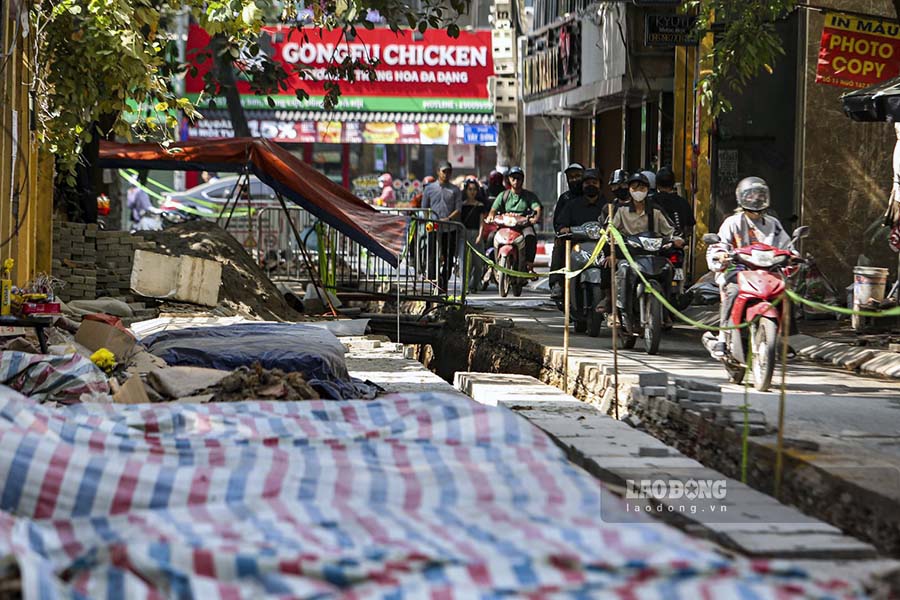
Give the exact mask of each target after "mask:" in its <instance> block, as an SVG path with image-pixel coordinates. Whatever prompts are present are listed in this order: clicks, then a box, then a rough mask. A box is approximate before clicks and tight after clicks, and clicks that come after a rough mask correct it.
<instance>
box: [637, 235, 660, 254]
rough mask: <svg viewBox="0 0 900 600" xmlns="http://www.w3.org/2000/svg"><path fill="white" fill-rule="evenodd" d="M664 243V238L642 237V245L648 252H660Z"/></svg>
mask: <svg viewBox="0 0 900 600" xmlns="http://www.w3.org/2000/svg"><path fill="white" fill-rule="evenodd" d="M662 243H663V241H662V238H641V245H642V246H643V247H644V250H646V251H647V252H659V249H660V248H662Z"/></svg>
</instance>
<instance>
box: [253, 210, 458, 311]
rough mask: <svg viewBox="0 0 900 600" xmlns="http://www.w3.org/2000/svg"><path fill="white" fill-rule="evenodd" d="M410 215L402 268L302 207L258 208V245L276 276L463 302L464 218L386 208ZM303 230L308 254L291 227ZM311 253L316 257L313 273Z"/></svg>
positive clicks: (265, 263) (391, 294) (376, 292)
mask: <svg viewBox="0 0 900 600" xmlns="http://www.w3.org/2000/svg"><path fill="white" fill-rule="evenodd" d="M382 212H386V213H388V214H400V215H408V216H409V217H410V219H409V228H408V230H407V234H406V235H407V239H406V244H405V248H406V249H405V251H404V253H403V255H402V256H401V261H400V265H399V267H398V268H396V269H395V268H394V267H392V266H391V265H390V264H389V263H388V262H387V261H385V260H383V259H382V258H379V257H378V256H375V255H373V254H372V253H370V252H369V251H368V250H366V249H365V248H363V247H362V246H361V245H360V244H358V243H357V242H355V241H353V240H352V239H350V238H349V237H347V236H346V235H344V234H342V233H340V232H339V231H337V230H336V229H334V228H332V227H330V226H328V225H326V224H325V223H322V222H321V221H318V220H317V219H315V217H313V216H312V215H311V214H310V213H309V212H307V211H305V210H303V209H302V208H299V207H288V208H287V211H285V210H283V209H282V208H281V207H280V206H279V207H267V208H263V209H261V210H259V211H258V212H257V214H256V219H257V227H256V232H257V251H258V256H259V260H260V263H261V264H262V266H263V268H264V269H265V270H266V271H267V273H268V275H269V277H270V278H271V279H272V280H274V281H288V282H293V283H298V284H301V285H303V284H306V283H309V282H312V281H314V280H315V279H320V280H321V282H322V284H323V286H324V287H325V288H326V289H331V290H335V291H338V292H349V293H359V294H362V295H365V296H368V297H376V298H391V299H394V298H397V297H398V296H399V298H400V299H401V300H422V301H428V302H440V303H445V304H462V303H464V302H465V294H466V290H465V282H464V279H465V274H466V272H467V265H466V264H465V258H466V256H467V254H468V253H466V252H465V240H466V237H465V229H464V228H463V226H462V224H461V223H458V222H451V221H438V220H432V219H428V218H427V215H428V214H429V213H430V211H429V210H428V209H417V208H412V209H408V208H407V209H403V208H386V209H382ZM289 218H290V220H292V221H293V224H294V226H295V227H296V228H297V231H298V232H299V233H300V239H301V241H302V242H303V244H304V246H305V250H306V255H307V256H306V257H304V255H303V251H302V250H301V248H300V247H299V245H298V243H297V239H296V236H295V235H294V232H293V230H292V228H291V223H290V221H289V220H288V219H289ZM307 257H308V258H309V260H310V262H312V263H313V265H312V266H313V269H314V270H315V271H316V273H315V275H316V276H315V277H314V274H312V273H310V270H309V267H308V265H307Z"/></svg>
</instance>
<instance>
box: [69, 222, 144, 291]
mask: <svg viewBox="0 0 900 600" xmlns="http://www.w3.org/2000/svg"><path fill="white" fill-rule="evenodd" d="M155 248H156V244H154V243H153V242H150V241H147V240H145V239H144V238H142V237H141V236H137V235H131V234H129V233H128V232H127V231H99V230H98V229H97V226H96V225H93V224H91V225H85V224H83V223H65V222H58V221H57V222H55V223H54V224H53V276H54V277H56V278H57V279H60V280H62V281H63V282H64V283H65V286H64V287H62V288H61V289H60V290H58V295H59V297H60V298H61V299H62V300H63V301H65V302H69V301H71V300H93V299H95V298H100V297H104V296H110V297H113V298H121V299H124V300H126V301H131V300H133V297H132V294H131V267H132V264H133V263H134V251H135V250H138V249H140V250H153V249H155Z"/></svg>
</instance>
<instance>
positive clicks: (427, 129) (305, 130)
mask: <svg viewBox="0 0 900 600" xmlns="http://www.w3.org/2000/svg"><path fill="white" fill-rule="evenodd" d="M247 125H248V126H249V128H250V135H251V136H253V137H264V138H268V139H270V140H272V141H275V142H282V143H295V144H297V143H306V144H312V143H322V144H412V145H425V146H432V145H447V144H449V143H451V141H453V142H455V141H457V140H459V141H461V142H463V141H464V137H465V129H464V127H470V126H469V125H466V126H463V125H453V124H450V123H360V122H357V121H347V122H342V121H276V120H271V121H268V120H260V119H249V120H248V121H247ZM183 129H184V131H185V133H186V136H184V139H198V138H229V137H234V130H233V129H232V127H231V121H229V120H228V119H203V120H201V121H197V122H196V123H190V122H188V121H185V123H184V125H183ZM465 143H469V142H465Z"/></svg>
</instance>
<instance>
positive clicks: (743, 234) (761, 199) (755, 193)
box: [706, 177, 794, 358]
mask: <svg viewBox="0 0 900 600" xmlns="http://www.w3.org/2000/svg"><path fill="white" fill-rule="evenodd" d="M734 193H735V197H736V199H737V204H738V209H737V210H736V211H735V214H733V215H731V216H730V217H728V218H727V219H725V221H724V222H723V223H722V226H721V227H719V242H718V243H715V244H712V245H710V246H709V248H707V250H706V262H707V264H708V265H709V268H710V270H712V271H715V272H716V273H717V275H716V282H717V283H718V284H719V289H720V290H721V292H722V305H721V309H720V312H719V324H720V326H722V327H727V326H729V325H732V323H730V316H731V307H732V306H733V305H734V300H735V298H737V295H738V285H737V281H736V280H737V269H736V268H731V265H730V262H729V252H730V251H731V250H734V249H735V248H741V247H743V246H747V245H749V244H752V243H753V242H761V243H763V244H767V245H769V246H774V247H776V248H781V249H783V250H790V251H792V252H793V251H794V247H793V244H792V243H791V237H790V235H788V233H787V232H786V231H785V230H784V227H782V226H781V223H780V222H779V221H778V219H776V218H775V217H773V216H772V215H769V214H767V211H768V209H769V204H770V196H769V186H768V185H767V184H766V182H765V181H764V180H763V179H761V178H759V177H746V178H744V179H742V180H741V181H740V182H739V183H738V184H737V188H735V192H734ZM725 340H726V336H725V332H724V331H720V332H719V340H718V342H716V345H715V347H714V348H713V352H712V353H713V356H715V357H716V358H724V357H725V355H726V354H727V347H726V344H725Z"/></svg>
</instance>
